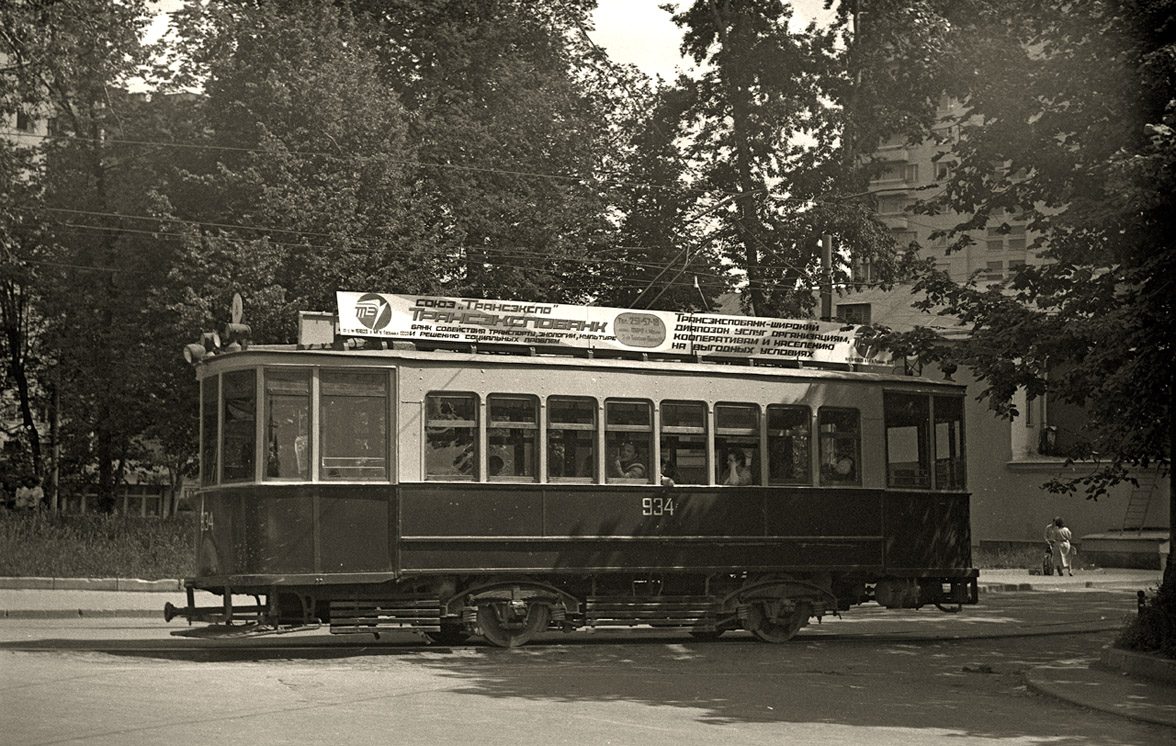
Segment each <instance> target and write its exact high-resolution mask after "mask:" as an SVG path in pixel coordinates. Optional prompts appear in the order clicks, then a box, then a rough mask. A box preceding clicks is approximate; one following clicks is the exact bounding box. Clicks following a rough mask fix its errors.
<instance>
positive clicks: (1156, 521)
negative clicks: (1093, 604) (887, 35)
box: [833, 102, 1171, 567]
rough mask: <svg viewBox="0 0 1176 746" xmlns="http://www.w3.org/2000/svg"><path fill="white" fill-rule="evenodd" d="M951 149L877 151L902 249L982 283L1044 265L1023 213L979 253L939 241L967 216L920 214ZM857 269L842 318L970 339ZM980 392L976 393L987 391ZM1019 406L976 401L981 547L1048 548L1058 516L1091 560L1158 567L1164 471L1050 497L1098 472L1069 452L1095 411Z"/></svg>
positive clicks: (972, 409)
mask: <svg viewBox="0 0 1176 746" xmlns="http://www.w3.org/2000/svg"><path fill="white" fill-rule="evenodd" d="M952 106H953V105H952V104H950V103H949V102H944V108H943V110H942V112H941V113H943V114H951V113H953V111H954V112H955V113H958V110H954V109H953V108H952ZM943 134H945V135H947V136H948V140H949V142H950V141H951V139H952V137H953V136H954V135H955V134H956V132H954V131H953V130H951V129H947V130H945V131H944V132H943ZM948 147H949V145H941V144H936V143H924V144H920V145H907V144H906V143H905V142H903V141H900V140H894V141H891V142H889V143H886V144H885V145H883V146H882V147H881V148H879V150H878V151H877V153H876V155H877V156H878V157H879V158H880V159H881V162H882V164H883V169H882V171H881V173H880V174H879V176H878V177H877V178H876V179H875V180H874V181H873V182H872V183H871V185H870V191H871V192H873V193H874V194H875V196H876V199H877V203H878V214H879V217H880V218H881V219H882V221H883V222H884V223H885V224H886V225H887V226H888V227H889V228H890V230H891V231H892V232H893V233H894V236H895V238H896V239H897V240H898V242H899V244H900V245H909V244H910V243H912V242H914V243H917V244H918V246H919V250H920V255H921V256H923V257H928V258H931V259H932V260H934V262H935V265H936V267H937V268H938V269H941V270H943V271H946V272H947V273H948V274H949V275H950V276H951V277H952V279H954V280H956V281H961V282H962V281H964V280H967V279H969V278H976V279H977V280H978V281H979V282H980V284H981V285H983V284H984V283H985V282H996V281H1000V280H1004V279H1007V278H1008V277H1010V276H1011V275H1012V274H1013V273H1015V271H1016V270H1017V268H1018V267H1020V266H1024V265H1026V264H1029V265H1034V264H1038V263H1040V262H1041V261H1042V260H1041V259H1040V258H1039V257H1038V256H1037V253H1036V252H1035V251H1032V250H1031V249H1030V247H1031V246H1032V244H1033V240H1034V235H1033V234H1032V233H1031V232H1030V231H1028V229H1027V227H1026V220H1025V219H1024V216H1021V215H1016V214H1010V215H1007V216H1003V220H1002V221H1001V222H1000V224H995V223H994V222H990V224H989V226H988V227H986V228H985V229H983V230H981V231H976V232H973V233H971V234H969V235H970V237H971V238H972V241H973V243H972V244H971V245H970V246H969V247H967V248H966V249H963V250H962V251H957V252H953V253H951V254H948V253H947V248H948V243H949V241H950V240H952V239H949V238H947V237H937V238H933V237H932V236H933V235H934V234H936V233H937V232H940V231H946V230H948V229H950V228H952V227H953V226H955V225H957V224H959V223H960V222H961V221H962V218H961V216H960V215H958V214H938V215H928V214H920V213H915V212H913V211H912V209H911V208H912V206H913V205H914V204H915V203H916V202H917V201H918V200H920V199H927V198H929V197H931V196H933V195H935V194H936V193H937V192H939V191H941V190H942V189H943V185H944V183H945V181H946V179H948V178H949V177H950V175H951V169H952V166H953V161H952V158H951V154H950V152H945V151H946V150H947V148H948ZM994 167H1000V164H994ZM850 261H852V259H850ZM853 269H854V279H855V280H856V283H855V284H854V285H852V286H849V287H846V288H843V289H842V290H843V293H842V294H841V295H839V296H837V297H835V298H834V302H833V307H834V314H835V315H836V316H837V317H839V318H841V319H843V320H845V321H847V322H851V323H880V324H885V325H886V326H889V327H891V328H895V329H909V328H911V327H913V326H916V325H920V326H932V327H936V328H938V329H939V330H940V331H941V332H943V333H944V334H945V335H947V336H949V337H950V336H957V337H958V336H962V335H965V334H966V330H965V329H963V328H962V327H960V326H959V325H958V324H956V323H955V321H954V320H953V319H950V318H944V317H938V316H934V315H929V314H926V313H923V312H921V311H918V310H916V309H914V308H912V307H911V302H912V301H913V300H914V296H912V294H911V287H909V286H899V287H896V288H895V289H894V290H891V291H889V292H883V291H881V290H878V289H876V288H871V287H869V283H870V282H871V281H872V280H873V277H872V272H871V268H870V266H869V265H868V264H857V265H854V266H853ZM857 283H861V284H857ZM955 377H956V378H957V379H958V380H961V381H966V380H967V371H965V370H962V369H961V370H960V371H959V372H957V373H956V374H955ZM972 388H974V389H975V391H976V393H977V394H978V393H979V392H980V390H981V387H979V386H972ZM1017 409H1018V411H1019V412H1020V413H1021V415H1020V416H1019V417H1018V418H1016V419H1015V420H1013V421H1011V422H1010V421H1007V420H1002V419H997V418H996V417H995V416H994V415H993V414H992V412H991V411H990V410H989V409H988V407H987V404H986V403H983V402H979V401H976V400H975V398H974V397H973V398H972V399H970V402H969V411H968V413H967V415H968V433H967V435H968V449H969V456H968V460H969V468H970V474H969V488H970V489H971V491H972V495H973V499H972V540H973V542H974V543H979V542H995V543H1000V542H1042V537H1043V534H1044V529H1045V525H1046V523H1047V522H1048V521H1050V520H1051V519H1052V518H1053V517H1054V516H1059V515H1060V516H1063V517H1064V518H1065V519H1066V523H1067V525H1068V526H1071V527H1072V530H1073V531H1074V534H1075V536H1078V537H1082V542H1080V544H1081V545H1083V548H1084V551H1085V552H1086V553H1087V555H1088V556H1092V557H1094V558H1095V559H1099V560H1101V561H1103V562H1104V563H1114V564H1120V565H1123V564H1135V565H1139V566H1149V567H1150V566H1158V565H1156V563H1157V562H1159V561H1160V560H1159V556H1160V552H1161V551H1162V549H1163V547H1164V543H1165V542H1166V540H1167V537H1168V530H1167V527H1168V526H1169V518H1168V512H1169V511H1168V507H1169V500H1168V494H1169V491H1170V489H1171V484H1170V480H1167V479H1164V480H1161V479H1158V478H1157V475H1156V473H1155V472H1154V471H1153V472H1144V473H1140V474H1137V475H1135V476H1136V477H1137V478H1138V479H1139V480H1140V485H1139V487H1134V486H1132V485H1122V486H1120V487H1119V488H1118V489H1116V490H1115V491H1114V492H1113V493H1112V494H1111V495H1108V496H1105V497H1102V498H1100V499H1099V500H1097V501H1092V500H1086V499H1084V497H1083V496H1082V495H1080V494H1079V495H1069V496H1066V495H1054V494H1050V493H1049V492H1047V491H1046V490H1044V489H1043V488H1042V485H1043V484H1044V483H1045V482H1046V481H1048V480H1049V479H1050V478H1052V477H1073V476H1081V475H1082V474H1084V473H1087V472H1089V471H1090V470H1091V468H1092V467H1091V465H1090V464H1083V463H1078V464H1073V465H1069V466H1067V465H1066V459H1065V457H1064V455H1063V454H1064V453H1065V452H1066V450H1067V447H1068V446H1069V445H1070V444H1071V443H1072V442H1073V440H1074V438H1076V437H1078V433H1079V430H1080V428H1081V426H1082V423H1083V421H1084V419H1085V415H1084V413H1083V412H1082V410H1081V409H1080V408H1078V407H1075V406H1073V405H1070V404H1067V403H1065V402H1062V401H1058V400H1051V399H1050V398H1049V397H1041V398H1038V399H1035V400H1034V401H1032V402H1029V401H1026V399H1025V397H1024V396H1022V397H1021V398H1020V401H1018V402H1017Z"/></svg>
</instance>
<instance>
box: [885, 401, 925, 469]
mask: <svg viewBox="0 0 1176 746" xmlns="http://www.w3.org/2000/svg"><path fill="white" fill-rule="evenodd" d="M883 403H884V410H885V416H886V486H887V487H913V488H917V489H928V488H929V487H930V486H931V401H930V399H929V397H927V395H925V394H900V393H894V392H887V393H886V394H885V396H884V397H883Z"/></svg>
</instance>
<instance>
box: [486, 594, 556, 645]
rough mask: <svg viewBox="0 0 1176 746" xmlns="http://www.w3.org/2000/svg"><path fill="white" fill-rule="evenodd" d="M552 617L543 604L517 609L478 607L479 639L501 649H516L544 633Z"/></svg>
mask: <svg viewBox="0 0 1176 746" xmlns="http://www.w3.org/2000/svg"><path fill="white" fill-rule="evenodd" d="M550 616H551V612H550V609H548V608H547V606H546V605H544V604H527V605H526V606H525V607H524V608H522V609H516V608H514V607H512V606H511V604H510V603H508V602H504V601H497V602H493V603H485V604H482V605H481V606H479V607H478V627H479V628H481V630H482V637H484V638H486V640H487V642H489V643H491V644H492V645H497V646H498V647H500V648H517V647H519V646H520V645H525V644H526V643H528V642H530V640H531V638H532V637H534V636H535V635H536V634H538V633H539V632H542V631H543V630H545V629H547V621H548V619H549V618H550Z"/></svg>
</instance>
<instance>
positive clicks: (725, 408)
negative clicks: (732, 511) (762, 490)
mask: <svg viewBox="0 0 1176 746" xmlns="http://www.w3.org/2000/svg"><path fill="white" fill-rule="evenodd" d="M759 459H760V431H759V407H758V406H756V405H755V404H716V405H715V471H716V474H715V482H716V483H717V484H723V485H731V486H737V485H744V484H759V483H760V473H759V471H760V460H759Z"/></svg>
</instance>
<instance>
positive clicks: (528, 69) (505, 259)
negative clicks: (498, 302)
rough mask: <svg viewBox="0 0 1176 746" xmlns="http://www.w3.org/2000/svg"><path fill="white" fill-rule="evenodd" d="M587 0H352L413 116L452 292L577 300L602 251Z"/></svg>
mask: <svg viewBox="0 0 1176 746" xmlns="http://www.w3.org/2000/svg"><path fill="white" fill-rule="evenodd" d="M590 6H591V3H590V2H586V0H561V1H558V2H547V3H533V2H526V1H525V0H492V1H490V2H479V3H469V2H464V0H432V1H431V2H426V3H421V2H414V1H409V0H399V1H398V2H392V3H387V2H377V3H357V5H356V8H357V13H358V14H364V15H366V17H368V18H370V19H374V20H375V21H378V23H379V25H380V30H381V38H380V39H379V40H378V46H377V47H376V51H377V52H378V53H379V54H380V56H381V59H382V65H383V67H382V80H383V82H384V83H385V84H386V85H388V86H390V87H391V88H392V89H394V90H395V91H397V92H398V93H399V95H400V99H401V101H402V102H403V104H404V106H405V108H406V109H407V110H408V112H409V113H410V120H409V122H410V141H411V142H412V143H413V144H414V146H415V147H416V154H417V157H418V163H417V173H418V178H419V180H420V183H421V185H422V190H423V194H422V197H423V198H424V199H423V200H422V201H423V202H424V204H426V205H428V206H429V208H430V212H429V217H428V220H429V230H430V231H431V232H433V233H435V234H436V235H438V236H444V237H445V239H446V241H447V242H448V245H449V246H450V247H451V248H452V249H454V250H455V253H454V258H455V259H456V260H458V264H457V266H456V267H455V269H454V271H453V272H451V273H450V274H449V276H447V277H446V282H445V284H446V287H447V289H448V290H449V291H450V292H452V293H455V294H466V295H471V296H476V297H477V296H481V297H506V298H525V299H532V300H547V301H575V300H588V299H591V298H593V297H595V296H596V295H598V291H599V290H600V289H601V288H602V286H604V285H606V284H607V283H604V282H602V281H601V278H600V277H599V276H598V275H597V272H596V270H597V269H598V268H599V267H600V266H601V261H602V260H607V259H608V258H609V257H608V255H607V253H606V252H607V250H609V249H611V248H612V244H613V236H614V230H615V229H614V226H613V225H612V223H611V222H610V221H609V220H608V219H607V217H608V208H609V198H608V196H607V194H606V190H607V188H608V186H607V184H605V183H603V182H602V181H601V179H600V172H601V168H602V166H604V164H605V163H606V161H607V160H608V159H609V157H610V147H611V145H612V144H613V143H612V136H613V133H612V132H611V130H610V127H611V123H612V122H611V119H610V117H611V114H612V112H613V108H612V101H611V100H610V97H609V95H608V88H609V85H610V84H609V82H608V81H606V80H602V79H601V76H600V71H599V69H598V66H597V65H596V64H594V62H593V60H592V50H591V49H590V48H589V46H588V45H587V43H586V42H585V41H584V39H583V38H582V36H581V35H580V34H579V31H580V29H581V28H582V27H583V25H584V24H585V23H586V22H587V18H588V11H589V8H590Z"/></svg>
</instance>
